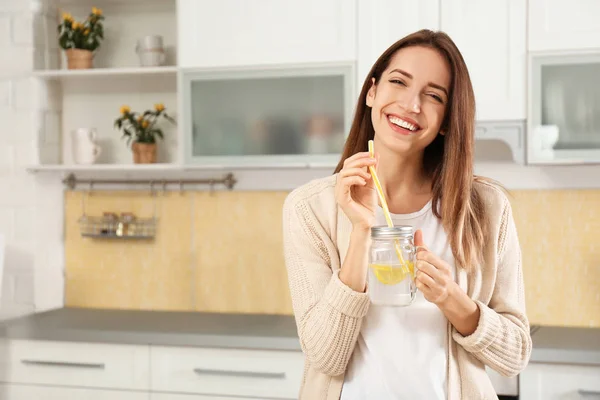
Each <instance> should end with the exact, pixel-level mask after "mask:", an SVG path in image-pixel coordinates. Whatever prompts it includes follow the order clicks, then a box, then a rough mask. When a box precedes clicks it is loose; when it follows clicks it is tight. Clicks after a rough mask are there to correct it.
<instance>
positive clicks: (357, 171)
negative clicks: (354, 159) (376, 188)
mask: <svg viewBox="0 0 600 400" xmlns="http://www.w3.org/2000/svg"><path fill="white" fill-rule="evenodd" d="M340 176H341V177H342V178H345V177H347V176H361V177H363V178H364V179H365V180H366V179H371V174H369V173H368V172H367V171H365V170H364V169H362V168H348V169H346V168H344V169H342V170H341V171H340Z"/></svg>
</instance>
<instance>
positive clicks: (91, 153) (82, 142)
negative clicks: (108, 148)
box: [71, 128, 102, 164]
mask: <svg viewBox="0 0 600 400" xmlns="http://www.w3.org/2000/svg"><path fill="white" fill-rule="evenodd" d="M71 136H72V139H73V140H72V147H73V161H74V162H75V164H94V163H95V162H96V160H97V159H98V156H100V153H101V152H102V148H101V147H100V146H98V144H97V143H96V130H95V129H93V128H92V129H90V128H79V129H75V130H73V131H72V132H71Z"/></svg>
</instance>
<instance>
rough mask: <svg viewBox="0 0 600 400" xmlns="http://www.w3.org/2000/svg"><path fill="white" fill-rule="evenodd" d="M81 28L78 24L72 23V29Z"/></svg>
mask: <svg viewBox="0 0 600 400" xmlns="http://www.w3.org/2000/svg"><path fill="white" fill-rule="evenodd" d="M82 27H83V26H82V25H81V24H80V23H79V22H73V29H80V28H82Z"/></svg>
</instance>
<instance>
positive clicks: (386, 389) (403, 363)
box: [341, 201, 455, 400]
mask: <svg viewBox="0 0 600 400" xmlns="http://www.w3.org/2000/svg"><path fill="white" fill-rule="evenodd" d="M391 216H392V221H393V222H394V225H411V226H413V227H414V229H415V231H416V230H417V229H421V230H422V231H423V240H424V242H425V245H427V247H428V249H429V250H430V251H432V252H433V253H435V254H436V255H437V256H439V257H441V258H442V259H444V260H445V261H446V262H448V263H449V264H450V266H451V267H452V269H453V274H454V275H455V273H454V258H453V256H452V251H451V249H450V244H449V243H448V237H447V235H446V232H445V231H444V229H443V227H442V224H441V221H440V220H439V219H438V218H437V217H435V216H434V215H433V212H432V208H431V201H429V203H427V204H426V205H425V207H423V209H421V210H420V211H417V212H415V213H411V214H392V215H391ZM377 225H386V221H385V218H384V216H383V211H382V210H381V208H378V210H377ZM447 324H448V322H447V319H446V317H445V316H444V314H443V313H442V312H441V311H440V310H439V308H438V307H437V306H436V305H435V304H433V303H430V302H429V301H427V300H425V298H424V297H423V293H421V292H420V291H417V296H416V298H415V300H414V302H413V303H412V304H411V305H410V306H408V307H386V306H376V305H374V304H371V305H370V307H369V311H368V313H367V315H366V316H365V317H364V318H363V321H362V327H361V330H360V334H359V337H358V341H357V344H356V347H355V348H354V352H353V354H352V357H351V359H350V361H349V363H348V368H347V370H346V375H345V378H344V386H343V388H342V395H341V400H365V399H377V400H392V399H393V400H397V399H410V400H414V399H427V400H436V399H440V400H441V399H446V397H447V396H446V381H447V358H448V355H447Z"/></svg>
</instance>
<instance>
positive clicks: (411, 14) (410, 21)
mask: <svg viewBox="0 0 600 400" xmlns="http://www.w3.org/2000/svg"><path fill="white" fill-rule="evenodd" d="M439 27H440V18H439V2H438V0H420V1H414V0H380V1H372V0H358V43H357V45H358V66H357V71H358V76H357V78H358V82H357V85H356V87H357V93H356V95H357V97H358V94H359V93H360V90H361V88H362V85H363V83H364V81H365V78H366V77H367V74H368V73H369V71H370V69H371V66H373V64H374V63H375V61H377V58H378V57H379V56H380V55H381V53H383V52H384V51H385V49H387V48H388V47H389V46H391V45H392V44H393V43H394V42H396V41H398V40H400V39H401V38H403V37H404V36H406V35H408V34H410V33H412V32H415V31H418V30H420V29H431V30H438V29H439Z"/></svg>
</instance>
